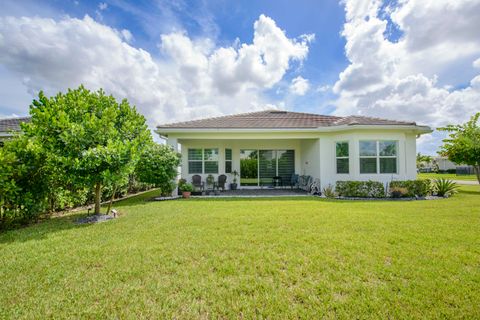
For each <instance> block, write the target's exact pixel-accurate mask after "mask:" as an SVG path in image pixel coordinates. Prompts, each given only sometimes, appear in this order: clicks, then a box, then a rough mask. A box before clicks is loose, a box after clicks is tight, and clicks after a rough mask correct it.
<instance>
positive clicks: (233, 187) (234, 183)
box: [230, 170, 238, 190]
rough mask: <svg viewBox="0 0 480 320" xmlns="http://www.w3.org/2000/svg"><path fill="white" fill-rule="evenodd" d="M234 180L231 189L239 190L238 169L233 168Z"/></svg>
mask: <svg viewBox="0 0 480 320" xmlns="http://www.w3.org/2000/svg"><path fill="white" fill-rule="evenodd" d="M232 174H233V182H232V183H230V190H237V176H238V171H237V170H233V172H232Z"/></svg>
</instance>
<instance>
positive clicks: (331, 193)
mask: <svg viewBox="0 0 480 320" xmlns="http://www.w3.org/2000/svg"><path fill="white" fill-rule="evenodd" d="M322 192H323V195H324V196H325V197H327V198H335V197H336V193H335V189H334V188H333V186H332V185H330V184H329V185H328V186H327V187H325V188H323V191H322Z"/></svg>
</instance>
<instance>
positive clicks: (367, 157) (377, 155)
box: [358, 139, 400, 175]
mask: <svg viewBox="0 0 480 320" xmlns="http://www.w3.org/2000/svg"><path fill="white" fill-rule="evenodd" d="M387 141H388V142H394V143H395V155H394V156H381V155H380V142H387ZM362 142H375V150H376V154H375V155H374V156H362V155H361V148H360V144H361V143H362ZM399 145H400V143H399V140H391V139H372V140H358V166H359V167H358V171H359V173H360V174H388V175H392V174H398V171H399V170H398V169H399V168H398V163H399V159H398V158H399V156H398V153H399V152H398V151H399V150H398V148H399ZM362 159H375V160H376V161H375V166H376V168H375V169H376V170H375V173H373V172H362V165H361V161H362ZM380 159H395V162H396V163H395V169H396V170H395V172H380V170H381V168H380Z"/></svg>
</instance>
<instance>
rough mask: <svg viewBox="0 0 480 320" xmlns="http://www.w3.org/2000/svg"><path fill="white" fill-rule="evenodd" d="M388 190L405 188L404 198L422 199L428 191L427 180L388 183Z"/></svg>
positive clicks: (428, 184) (428, 182) (428, 183)
mask: <svg viewBox="0 0 480 320" xmlns="http://www.w3.org/2000/svg"><path fill="white" fill-rule="evenodd" d="M390 188H391V189H393V188H405V189H407V193H406V194H405V197H415V196H417V197H424V196H426V195H427V194H428V193H429V191H430V181H429V180H405V181H392V182H390Z"/></svg>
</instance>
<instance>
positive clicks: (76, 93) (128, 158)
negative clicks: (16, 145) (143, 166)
mask: <svg viewBox="0 0 480 320" xmlns="http://www.w3.org/2000/svg"><path fill="white" fill-rule="evenodd" d="M30 115H31V116H32V120H31V122H30V123H27V124H24V125H23V131H24V132H25V136H26V137H30V138H33V139H35V141H36V143H38V145H40V146H41V148H42V150H43V152H44V154H45V155H46V159H45V165H46V166H48V167H50V168H55V169H56V170H57V171H58V172H60V173H62V174H63V175H64V176H65V177H66V178H67V179H68V180H69V181H71V183H73V184H75V185H76V186H77V187H80V186H87V187H89V188H91V189H93V191H94V194H95V196H94V198H95V213H100V199H101V193H102V186H103V185H105V184H115V181H116V180H119V181H120V180H123V177H125V176H127V177H128V174H129V173H131V172H133V170H134V167H135V164H136V162H137V161H138V158H139V156H140V152H141V151H142V149H143V148H144V146H145V145H146V144H148V143H151V134H150V132H149V131H148V129H147V126H146V124H145V118H144V117H143V116H142V115H141V114H139V113H138V112H137V110H136V109H135V107H131V106H130V104H129V103H128V101H127V100H125V99H124V100H122V101H121V102H120V103H118V102H117V101H116V100H115V98H114V97H113V96H111V95H110V96H108V95H106V94H105V92H104V91H103V90H101V89H100V90H99V91H97V92H91V91H89V90H87V89H86V88H84V87H83V86H80V87H79V88H78V89H75V90H71V89H69V90H68V92H67V93H65V94H64V93H58V94H57V95H56V96H55V97H51V98H48V97H46V96H45V95H44V93H43V92H40V93H39V98H38V100H34V101H33V104H32V105H31V106H30Z"/></svg>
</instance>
